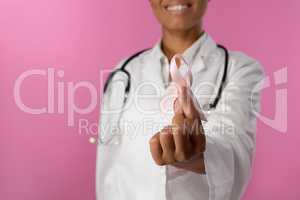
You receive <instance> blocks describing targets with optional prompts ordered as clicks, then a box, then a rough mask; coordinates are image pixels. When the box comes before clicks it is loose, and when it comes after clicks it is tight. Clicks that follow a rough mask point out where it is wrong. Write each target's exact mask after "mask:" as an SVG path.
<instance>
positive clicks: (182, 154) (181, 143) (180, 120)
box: [172, 114, 192, 162]
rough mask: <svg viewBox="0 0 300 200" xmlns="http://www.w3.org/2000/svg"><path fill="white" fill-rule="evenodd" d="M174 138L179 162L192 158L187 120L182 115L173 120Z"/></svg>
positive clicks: (177, 115) (176, 156)
mask: <svg viewBox="0 0 300 200" xmlns="http://www.w3.org/2000/svg"><path fill="white" fill-rule="evenodd" d="M172 125H173V138H174V143H175V158H176V160H177V161H180V162H181V161H185V160H188V159H189V158H190V156H191V148H192V147H191V142H190V138H189V137H190V136H189V134H187V133H186V130H185V118H184V116H183V115H182V114H176V115H175V116H174V117H173V119H172Z"/></svg>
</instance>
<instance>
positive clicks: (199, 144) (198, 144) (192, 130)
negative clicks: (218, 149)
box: [186, 119, 206, 154]
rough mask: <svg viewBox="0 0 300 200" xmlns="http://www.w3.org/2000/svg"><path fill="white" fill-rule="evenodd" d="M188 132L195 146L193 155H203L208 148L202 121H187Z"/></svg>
mask: <svg viewBox="0 0 300 200" xmlns="http://www.w3.org/2000/svg"><path fill="white" fill-rule="evenodd" d="M186 127H187V129H188V130H187V131H188V132H189V135H190V141H191V143H192V146H193V154H199V153H203V152H204V151H205V148H206V145H205V144H206V137H205V135H204V130H203V126H202V123H201V120H200V119H194V120H191V119H186Z"/></svg>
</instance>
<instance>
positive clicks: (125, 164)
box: [96, 34, 263, 200]
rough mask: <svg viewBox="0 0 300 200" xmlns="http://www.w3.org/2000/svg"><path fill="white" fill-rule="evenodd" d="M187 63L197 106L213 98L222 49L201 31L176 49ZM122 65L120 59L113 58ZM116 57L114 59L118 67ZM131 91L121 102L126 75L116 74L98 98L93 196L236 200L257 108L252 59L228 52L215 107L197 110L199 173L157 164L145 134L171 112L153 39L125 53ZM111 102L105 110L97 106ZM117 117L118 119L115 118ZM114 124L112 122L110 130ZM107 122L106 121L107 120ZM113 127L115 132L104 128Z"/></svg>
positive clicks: (258, 73)
mask: <svg viewBox="0 0 300 200" xmlns="http://www.w3.org/2000/svg"><path fill="white" fill-rule="evenodd" d="M183 56H184V58H185V60H186V61H187V62H188V63H189V64H190V66H191V70H192V75H193V84H192V88H191V89H192V91H193V93H194V95H195V96H196V98H197V100H198V102H199V104H200V105H201V107H202V108H203V109H204V108H206V105H207V104H208V103H210V102H212V101H213V99H214V97H216V93H217V91H218V88H219V87H220V83H221V78H222V76H223V73H224V51H223V50H222V49H220V48H217V46H216V43H215V42H214V41H213V40H212V38H211V37H210V36H208V35H207V34H204V35H203V36H201V38H199V39H198V40H197V41H196V42H195V43H194V44H193V45H192V46H191V47H190V48H189V49H188V50H186V52H184V54H183ZM121 64H122V62H121ZM121 64H120V65H119V66H118V67H120V66H121ZM126 68H127V70H128V71H129V72H130V73H131V77H132V78H131V91H130V94H129V98H128V101H127V102H126V105H125V109H124V111H122V112H121V118H120V120H119V116H120V112H119V111H118V109H116V108H118V107H119V108H120V106H122V101H123V96H124V87H125V85H124V83H125V81H126V76H125V75H124V74H122V73H119V74H118V75H116V76H115V77H114V81H115V82H114V83H115V84H114V83H111V84H110V87H109V89H108V91H107V93H106V94H105V96H104V98H103V101H102V111H101V116H100V128H99V130H100V137H101V138H102V140H103V141H110V142H107V143H105V144H99V145H98V149H97V170H96V194H97V199H98V200H237V199H240V198H241V195H242V194H243V192H244V190H245V187H246V185H247V182H248V180H249V176H250V171H251V164H252V160H253V156H254V151H255V132H256V117H255V115H254V112H253V111H254V110H255V111H258V110H259V105H260V102H259V96H260V95H259V93H260V92H259V84H260V83H261V80H262V79H263V72H262V68H261V66H260V64H259V63H258V62H257V61H255V60H253V59H252V58H249V57H248V56H246V55H244V54H242V53H238V52H231V51H230V58H229V68H228V73H227V78H226V85H225V88H224V89H223V92H222V97H221V99H220V101H219V103H218V105H217V107H216V109H213V110H210V111H208V112H205V114H206V118H207V120H208V121H207V122H206V123H203V126H204V130H205V134H206V138H207V144H206V151H205V152H204V159H205V168H206V174H204V175H201V174H197V173H193V172H190V171H186V170H183V169H177V168H175V167H172V166H157V165H156V164H155V163H154V161H153V159H152V157H151V153H150V149H149V139H150V138H151V136H152V135H154V134H155V133H156V132H158V131H159V130H160V129H161V128H162V127H163V126H165V125H168V124H170V121H171V118H172V113H166V112H162V110H161V107H160V103H161V100H162V97H164V95H165V92H166V84H167V83H168V62H167V60H166V57H165V56H164V55H163V53H162V51H161V48H160V43H158V44H157V45H156V46H155V47H154V48H153V49H151V50H149V51H147V52H145V53H143V54H141V55H140V56H139V57H137V58H135V59H134V60H132V61H131V62H130V63H129V64H128V66H127V67H126ZM107 109H114V110H115V111H116V112H114V113H113V114H111V113H107V112H105V111H104V110H107ZM118 120H119V123H117V122H118ZM117 124H121V125H120V129H114V128H115V125H117ZM110 125H112V126H110ZM113 131H115V134H112V132H113Z"/></svg>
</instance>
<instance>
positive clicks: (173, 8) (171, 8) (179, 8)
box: [167, 4, 188, 11]
mask: <svg viewBox="0 0 300 200" xmlns="http://www.w3.org/2000/svg"><path fill="white" fill-rule="evenodd" d="M187 8H188V5H186V4H185V5H172V6H167V10H168V11H182V10H184V9H187Z"/></svg>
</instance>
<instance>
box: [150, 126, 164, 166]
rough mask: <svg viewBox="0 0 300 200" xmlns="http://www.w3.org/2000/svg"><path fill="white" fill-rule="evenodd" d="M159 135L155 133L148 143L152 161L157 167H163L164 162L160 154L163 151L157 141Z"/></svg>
mask: <svg viewBox="0 0 300 200" xmlns="http://www.w3.org/2000/svg"><path fill="white" fill-rule="evenodd" d="M159 134H160V132H158V133H156V134H155V135H154V136H153V137H152V138H151V139H150V141H149V144H150V152H151V155H152V158H153V160H154V161H155V163H156V164H157V165H164V164H165V162H164V160H163V158H162V153H163V150H162V148H161V145H160V140H159Z"/></svg>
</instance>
